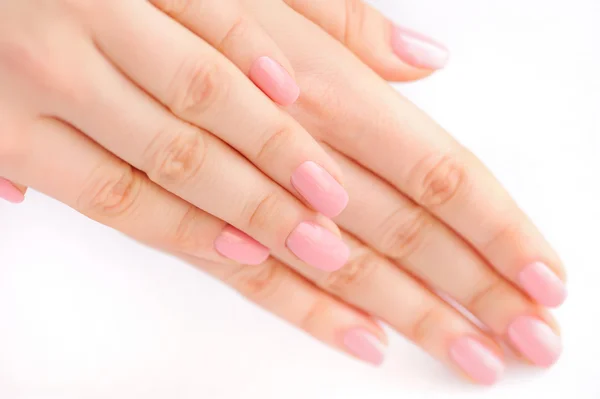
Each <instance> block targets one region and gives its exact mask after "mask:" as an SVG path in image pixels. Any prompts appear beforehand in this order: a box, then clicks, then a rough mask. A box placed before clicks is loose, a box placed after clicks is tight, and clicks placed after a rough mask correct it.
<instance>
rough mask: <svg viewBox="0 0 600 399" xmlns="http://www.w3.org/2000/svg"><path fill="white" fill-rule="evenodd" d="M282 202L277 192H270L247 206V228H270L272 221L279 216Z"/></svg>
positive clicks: (272, 224) (258, 229)
mask: <svg viewBox="0 0 600 399" xmlns="http://www.w3.org/2000/svg"><path fill="white" fill-rule="evenodd" d="M282 209H283V204H282V199H281V196H280V194H279V193H278V192H271V193H269V194H267V195H265V196H264V197H262V198H261V199H260V200H259V201H258V202H257V203H255V204H253V205H251V206H249V207H248V211H247V212H246V213H249V216H248V218H247V220H248V222H247V226H248V229H250V230H252V231H263V230H267V231H269V230H272V229H273V226H274V221H277V220H279V219H280V218H281V215H283V214H284V213H283V212H282Z"/></svg>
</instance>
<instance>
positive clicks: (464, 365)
mask: <svg viewBox="0 0 600 399" xmlns="http://www.w3.org/2000/svg"><path fill="white" fill-rule="evenodd" d="M450 357H451V358H452V360H453V361H454V363H456V364H457V365H458V366H459V367H460V368H461V369H462V370H463V371H464V372H465V373H466V374H467V375H468V376H469V377H471V378H472V379H473V381H475V382H477V383H479V384H483V385H492V384H494V383H495V382H496V381H498V380H499V379H500V376H501V375H502V373H503V372H504V362H503V361H502V360H501V359H500V357H498V355H497V354H496V353H494V351H492V350H491V349H488V348H487V347H486V346H484V345H483V344H482V343H481V342H479V341H478V340H476V339H474V338H470V337H463V338H460V339H458V340H456V341H454V343H453V344H452V346H451V347H450Z"/></svg>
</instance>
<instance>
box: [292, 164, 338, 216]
mask: <svg viewBox="0 0 600 399" xmlns="http://www.w3.org/2000/svg"><path fill="white" fill-rule="evenodd" d="M292 185H293V186H294V188H295V189H296V190H298V192H299V193H300V194H301V195H302V196H303V197H304V198H305V199H306V200H307V201H308V203H309V204H310V205H311V206H312V207H313V208H314V209H315V210H316V211H318V212H321V213H322V214H323V215H325V216H327V217H330V218H332V217H335V216H337V215H339V214H340V213H342V211H343V210H344V208H346V205H348V193H347V192H346V190H345V189H344V187H342V185H341V184H340V183H338V181H337V180H335V179H334V178H333V176H331V175H330V174H329V173H328V172H327V171H326V170H325V169H323V168H322V167H320V166H319V165H317V164H316V163H314V162H311V161H308V162H304V163H303V164H302V165H300V166H299V167H298V168H297V169H296V170H295V171H294V173H293V174H292Z"/></svg>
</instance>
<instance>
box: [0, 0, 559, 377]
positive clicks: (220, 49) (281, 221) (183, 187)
mask: <svg viewBox="0 0 600 399" xmlns="http://www.w3.org/2000/svg"><path fill="white" fill-rule="evenodd" d="M150 3H152V4H150ZM150 3H149V2H143V1H116V0H115V1H104V2H98V1H93V0H89V1H81V0H77V1H75V0H56V1H51V2H40V1H39V0H18V1H17V0H12V1H7V2H4V3H3V4H2V5H0V11H1V12H0V16H1V17H0V19H2V24H0V85H1V86H2V87H3V88H4V90H3V93H1V94H0V110H1V113H0V132H1V133H0V153H1V154H2V156H0V175H2V176H5V177H7V178H9V179H11V180H12V181H14V182H17V183H19V184H23V185H25V186H31V187H34V188H36V189H37V190H40V191H42V192H44V193H47V194H49V195H51V196H52V197H54V198H57V199H58V200H60V201H62V202H64V203H66V204H67V205H69V206H72V207H74V208H75V209H77V210H79V211H80V212H81V213H83V214H85V215H87V216H89V217H91V218H93V219H95V220H98V221H100V222H102V223H104V224H106V225H108V226H111V227H114V228H116V229H118V230H120V231H122V232H124V233H126V234H128V235H130V236H132V237H134V238H135V239H137V240H140V241H143V242H145V243H148V244H150V245H153V246H155V247H158V248H161V249H164V250H166V251H169V252H172V253H175V254H177V255H178V256H180V257H182V258H184V259H186V260H187V261H189V262H191V263H193V264H195V265H197V266H199V267H200V268H202V269H203V270H206V271H208V272H209V273H211V274H212V275H214V276H216V277H218V278H220V279H222V280H224V281H226V282H227V283H228V284H230V285H231V286H232V287H234V288H235V289H237V290H238V291H240V292H241V293H242V294H244V295H246V296H248V297H249V298H250V299H252V300H254V301H256V302H258V303H259V304H261V305H262V306H264V307H265V308H267V309H268V310H270V311H272V312H274V313H275V314H277V315H279V316H281V317H282V318H284V319H286V320H288V321H289V322H290V323H292V324H294V325H297V326H298V327H300V328H303V329H304V330H306V331H307V332H308V333H310V334H312V335H313V336H315V337H316V338H318V339H320V340H322V341H324V342H326V343H328V344H330V345H332V346H334V347H336V348H339V349H341V350H343V351H346V352H347V353H350V354H352V355H354V356H356V357H358V358H360V359H362V360H365V361H368V362H371V363H375V364H379V363H381V361H382V360H383V346H385V342H386V339H385V334H384V332H383V331H382V329H381V328H380V327H379V325H378V324H377V322H376V320H377V319H381V320H384V321H385V322H387V323H388V324H390V325H391V326H392V327H393V328H394V329H396V330H397V331H398V332H400V333H401V334H403V335H405V336H406V337H407V338H409V339H411V340H412V341H414V342H415V343H416V344H417V345H419V346H421V347H422V348H423V349H424V350H426V351H427V352H429V353H431V354H432V355H433V356H435V357H437V358H439V359H440V360H442V361H444V362H446V363H447V364H448V365H450V366H451V367H453V368H455V369H457V370H458V371H459V372H461V373H463V374H466V375H468V376H469V377H470V378H471V379H473V380H474V381H475V382H478V383H484V384H490V383H493V382H495V381H496V380H497V379H498V377H499V376H500V374H501V371H502V369H503V367H504V366H503V360H502V358H503V356H502V349H501V347H500V346H499V342H501V341H505V342H507V343H508V344H509V345H510V346H512V347H513V348H514V349H516V350H517V351H518V352H520V353H521V354H522V355H523V356H524V357H526V358H527V359H528V360H529V361H531V362H532V363H534V364H536V365H539V366H543V367H546V366H549V365H551V364H552V363H553V362H554V361H555V360H556V359H557V357H558V355H559V352H560V340H559V338H558V335H557V332H556V331H557V327H556V323H555V322H554V320H553V319H552V317H551V316H550V315H549V314H548V313H547V311H546V310H545V307H553V306H558V305H559V304H560V303H561V302H562V301H563V300H564V297H565V289H564V283H563V280H564V271H563V269H562V266H561V263H560V260H559V259H558V257H557V255H556V254H555V253H554V252H553V250H552V249H551V248H550V246H549V245H548V244H547V243H546V241H545V240H544V239H543V237H542V236H541V235H540V233H539V232H538V231H537V230H536V229H535V227H534V226H533V225H532V223H531V222H530V221H529V220H528V219H527V217H526V216H525V215H524V214H523V213H522V212H521V211H520V210H519V209H518V207H517V206H516V204H515V203H514V202H513V201H512V200H511V199H510V197H509V195H508V194H507V193H506V192H505V191H504V190H503V189H502V187H501V186H500V185H499V184H498V182H497V181H496V180H495V179H494V178H493V177H492V176H491V174H490V173H489V172H488V171H487V170H486V169H485V167H484V166H483V165H482V164H481V163H480V162H479V161H478V160H477V159H476V158H475V157H474V156H473V155H472V154H470V153H469V152H468V151H467V150H466V149H465V148H463V147H461V146H460V145H459V144H458V143H457V142H456V141H455V140H453V139H452V138H451V137H450V136H449V135H448V134H447V133H446V132H444V131H443V130H442V129H441V128H440V127H439V126H437V125H436V124H435V123H434V122H433V121H431V119H429V118H428V117H427V116H426V115H424V114H423V113H422V112H421V111H419V110H418V109H417V108H416V107H414V106H413V105H412V104H410V103H409V102H407V101H406V100H405V99H403V98H402V97H400V96H398V94H397V93H396V92H395V91H394V90H392V89H391V88H390V87H389V86H388V84H387V83H386V82H385V81H384V80H383V79H387V80H397V81H401V80H414V79H418V78H421V77H424V76H426V75H428V74H429V73H430V72H431V71H432V70H433V69H436V68H439V67H441V66H442V65H443V62H444V60H445V57H447V54H446V53H445V51H444V49H443V48H442V47H440V46H438V45H436V44H435V43H434V42H431V41H430V40H427V39H426V38H424V37H423V36H421V35H419V34H415V33H413V32H410V31H407V30H405V29H401V28H397V27H394V26H393V25H392V24H391V23H390V22H388V21H387V20H385V19H384V18H383V17H382V16H381V15H380V14H378V13H377V12H376V11H374V10H372V9H370V8H369V7H368V6H366V5H364V4H362V3H360V2H358V1H343V0H336V1H328V2H316V1H311V0H296V1H292V0H288V1H287V2H283V1H281V0H252V1H251V0H243V1H217V0H187V1H166V0H153V1H151V2H150ZM286 3H287V4H286ZM186 28H187V29H186ZM335 39H337V41H336V40H335ZM352 53H354V54H352ZM359 59H360V60H359ZM377 75H379V76H377ZM382 78H383V79H382ZM257 87H258V88H260V89H261V90H262V93H261V91H260V90H259V89H258V88H257ZM298 88H299V89H298ZM298 92H301V95H300V98H299V100H298V101H297V102H295V100H296V97H297V96H298ZM267 96H268V97H270V99H269V98H268V97H267ZM274 103H277V104H280V105H285V106H289V107H288V108H287V109H286V111H287V112H284V110H282V109H281V108H279V107H278V106H276V105H275V104H274ZM292 103H294V104H293V105H292ZM305 129H306V130H305ZM307 131H308V132H310V134H308V133H307ZM4 184H5V187H6V183H4ZM15 198H16V199H18V196H17V197H15ZM348 198H349V199H350V200H349V201H348ZM344 208H345V209H344ZM342 210H343V212H342ZM318 212H319V213H318ZM340 212H341V213H340ZM323 215H326V216H327V217H330V218H334V221H335V223H334V221H332V220H330V219H328V218H326V216H323ZM338 226H339V227H338ZM269 255H272V256H271V257H269ZM267 258H268V259H267ZM250 264H251V265H254V266H248V265H250ZM439 293H443V294H444V296H446V297H450V298H451V299H452V300H453V301H454V302H456V303H457V304H459V305H460V306H462V307H464V308H465V309H466V310H468V311H469V312H470V313H471V314H473V315H474V316H475V317H476V318H477V319H478V320H479V321H480V322H481V323H482V324H483V326H484V327H485V328H479V326H477V325H476V324H474V323H473V322H472V321H471V320H470V319H469V318H468V317H465V316H464V315H463V314H462V313H461V312H460V311H458V310H456V309H455V307H453V306H451V305H449V304H447V303H446V302H445V301H443V300H442V299H440V297H439V295H438V294H439Z"/></svg>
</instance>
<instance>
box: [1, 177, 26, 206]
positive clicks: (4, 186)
mask: <svg viewBox="0 0 600 399" xmlns="http://www.w3.org/2000/svg"><path fill="white" fill-rule="evenodd" d="M0 198H3V199H5V200H6V201H8V202H12V203H13V204H20V203H21V202H23V201H24V200H25V196H24V195H23V193H22V192H21V191H20V190H19V189H18V188H16V187H15V186H14V185H13V184H12V183H11V182H10V181H8V180H6V179H4V178H2V177H0Z"/></svg>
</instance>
